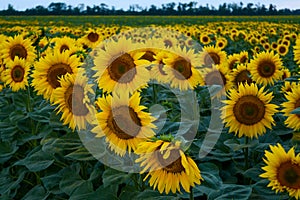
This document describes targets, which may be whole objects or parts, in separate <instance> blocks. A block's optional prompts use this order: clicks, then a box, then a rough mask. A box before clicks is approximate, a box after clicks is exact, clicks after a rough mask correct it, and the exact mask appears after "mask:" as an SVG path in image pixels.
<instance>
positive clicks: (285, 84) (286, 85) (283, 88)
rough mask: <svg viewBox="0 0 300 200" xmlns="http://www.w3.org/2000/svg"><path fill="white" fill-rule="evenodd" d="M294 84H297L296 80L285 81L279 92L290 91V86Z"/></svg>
mask: <svg viewBox="0 0 300 200" xmlns="http://www.w3.org/2000/svg"><path fill="white" fill-rule="evenodd" d="M296 85H297V83H296V82H290V81H285V82H284V85H283V86H282V87H281V92H283V93H287V92H291V91H292V88H294V87H295V86H296Z"/></svg>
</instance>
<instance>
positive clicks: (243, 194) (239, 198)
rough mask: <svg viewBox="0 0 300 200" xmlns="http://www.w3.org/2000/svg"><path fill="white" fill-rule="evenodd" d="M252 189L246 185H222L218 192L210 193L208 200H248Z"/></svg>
mask: <svg viewBox="0 0 300 200" xmlns="http://www.w3.org/2000/svg"><path fill="white" fill-rule="evenodd" d="M251 192H252V188H251V187H249V186H246V185H234V184H224V185H223V186H222V187H221V188H220V189H219V190H216V191H215V192H211V193H210V194H209V195H208V200H226V199H228V200H232V199H234V200H248V199H249V197H250V195H251Z"/></svg>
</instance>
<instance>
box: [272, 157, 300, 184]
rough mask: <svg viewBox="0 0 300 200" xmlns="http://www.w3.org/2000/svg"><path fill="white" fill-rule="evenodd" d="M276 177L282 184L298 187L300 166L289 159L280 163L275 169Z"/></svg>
mask: <svg viewBox="0 0 300 200" xmlns="http://www.w3.org/2000/svg"><path fill="white" fill-rule="evenodd" d="M277 179H278V181H279V182H280V184H281V185H282V186H287V187H290V188H293V189H300V166H298V165H296V164H293V163H291V161H288V162H285V163H282V164H281V165H280V166H279V167H278V169H277Z"/></svg>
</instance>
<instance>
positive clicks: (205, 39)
mask: <svg viewBox="0 0 300 200" xmlns="http://www.w3.org/2000/svg"><path fill="white" fill-rule="evenodd" d="M200 42H201V43H202V44H203V45H208V44H209V43H210V42H211V39H210V37H209V36H208V34H206V33H204V34H201V36H200Z"/></svg>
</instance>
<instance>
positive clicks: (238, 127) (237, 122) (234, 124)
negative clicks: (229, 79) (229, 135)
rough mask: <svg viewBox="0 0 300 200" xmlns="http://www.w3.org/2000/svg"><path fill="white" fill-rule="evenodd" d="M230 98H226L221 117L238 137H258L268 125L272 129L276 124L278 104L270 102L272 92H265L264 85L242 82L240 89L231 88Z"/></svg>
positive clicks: (230, 130)
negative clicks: (258, 85) (259, 87)
mask: <svg viewBox="0 0 300 200" xmlns="http://www.w3.org/2000/svg"><path fill="white" fill-rule="evenodd" d="M228 98H229V100H224V103H225V106H224V107H223V108H222V114H221V118H222V119H223V122H224V123H226V127H229V132H234V133H235V135H238V137H242V136H246V137H250V138H253V137H256V138H257V137H258V135H262V134H264V133H265V132H266V127H267V128H269V129H271V128H272V125H274V124H275V123H274V119H273V115H274V114H275V112H276V111H277V110H276V109H277V107H278V106H277V105H275V104H270V101H271V100H272V98H273V94H272V93H268V94H267V92H264V87H262V88H261V89H258V87H257V86H256V85H255V84H254V83H251V84H250V85H248V84H245V85H243V84H240V85H239V87H238V89H237V90H236V89H231V90H230V91H229V93H228Z"/></svg>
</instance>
